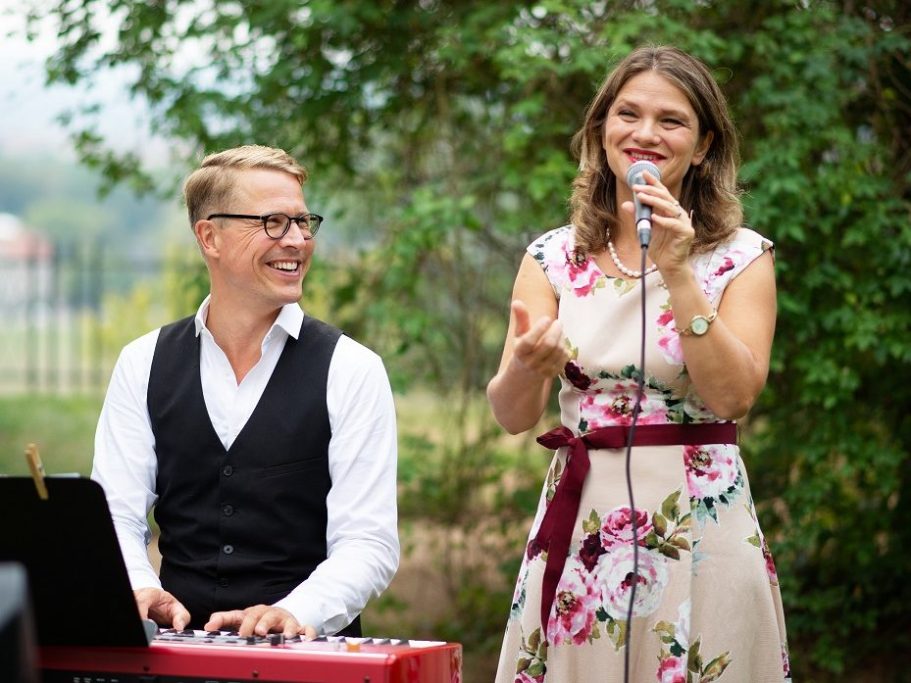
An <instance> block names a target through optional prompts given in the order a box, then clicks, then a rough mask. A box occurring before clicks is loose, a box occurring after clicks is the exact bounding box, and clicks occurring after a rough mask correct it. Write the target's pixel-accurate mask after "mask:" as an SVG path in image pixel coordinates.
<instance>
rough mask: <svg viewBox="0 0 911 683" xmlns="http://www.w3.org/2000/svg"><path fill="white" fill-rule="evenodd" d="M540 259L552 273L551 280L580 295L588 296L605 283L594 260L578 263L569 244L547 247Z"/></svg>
mask: <svg viewBox="0 0 911 683" xmlns="http://www.w3.org/2000/svg"><path fill="white" fill-rule="evenodd" d="M540 260H541V265H542V266H543V268H544V270H546V271H547V272H548V273H549V274H550V280H551V282H559V283H562V284H563V286H565V287H568V288H570V289H571V290H572V291H573V294H575V295H576V296H578V297H582V296H587V295H589V294H591V293H592V292H593V291H594V290H595V289H596V288H597V287H599V286H601V285H603V284H604V279H605V278H604V275H603V274H602V273H601V272H600V271H599V270H598V269H597V268H596V267H595V264H594V261H592V260H591V259H586V260H585V261H583V262H582V263H576V258H575V255H574V254H573V253H572V250H569V249H568V245H564V247H563V248H562V249H559V250H553V249H546V250H545V253H544V254H542V255H541V257H540Z"/></svg>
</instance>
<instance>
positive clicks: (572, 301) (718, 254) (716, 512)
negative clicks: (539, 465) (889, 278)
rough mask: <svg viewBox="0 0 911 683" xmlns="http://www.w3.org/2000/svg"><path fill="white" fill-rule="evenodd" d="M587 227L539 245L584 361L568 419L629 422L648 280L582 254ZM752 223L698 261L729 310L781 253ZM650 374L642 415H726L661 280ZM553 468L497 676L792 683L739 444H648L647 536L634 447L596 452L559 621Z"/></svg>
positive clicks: (703, 418)
mask: <svg viewBox="0 0 911 683" xmlns="http://www.w3.org/2000/svg"><path fill="white" fill-rule="evenodd" d="M573 246H574V245H573V230H572V227H571V226H565V227H562V228H558V229H556V230H552V231H551V232H548V233H547V234H545V235H543V236H542V237H541V238H539V239H538V240H536V241H535V242H534V243H533V244H532V245H531V246H529V248H528V251H529V253H530V254H531V255H532V256H533V257H534V258H535V259H536V260H537V262H538V263H539V264H540V265H541V267H542V268H543V270H544V272H545V273H546V275H547V277H548V279H549V281H550V283H551V285H552V286H553V289H554V292H555V293H556V296H557V297H558V300H559V319H560V320H561V322H562V324H563V330H564V333H565V335H566V338H567V340H568V342H569V344H570V346H571V349H572V352H573V357H572V360H571V361H570V362H569V363H568V364H567V365H566V370H565V372H564V374H563V375H561V377H560V380H561V390H560V409H561V420H562V423H563V425H565V426H566V427H568V428H570V429H571V430H572V431H573V433H574V434H577V435H578V434H581V433H584V432H589V431H592V430H594V429H598V428H600V427H605V426H610V425H628V424H629V423H630V421H631V413H632V409H633V404H634V402H635V393H636V384H637V377H638V372H639V368H638V367H637V365H638V363H639V357H640V356H639V344H640V339H639V330H640V315H641V314H640V310H641V298H640V297H641V292H640V291H639V281H638V280H633V281H628V280H623V279H620V278H615V277H610V276H607V275H605V274H604V273H603V272H602V271H601V270H600V269H599V268H598V266H597V265H596V263H595V261H594V259H592V258H589V259H587V260H586V261H584V262H583V263H578V264H577V263H575V261H574V260H573ZM771 246H772V245H771V243H770V242H768V241H767V240H765V239H763V238H762V237H761V236H760V235H759V234H757V233H755V232H753V231H752V230H749V229H746V228H741V229H739V230H738V231H737V233H736V234H735V236H734V237H733V238H732V239H731V240H730V241H728V242H726V243H725V244H723V245H721V246H719V247H717V248H716V249H715V250H714V251H712V252H710V253H706V254H701V255H698V256H695V257H693V266H694V270H695V272H696V274H697V278H698V279H699V282H700V284H701V285H702V288H703V290H704V291H705V293H706V295H707V296H708V298H709V300H710V301H711V302H712V304H713V305H714V306H716V307H717V306H718V305H719V303H720V301H721V297H722V295H723V293H724V289H725V287H726V286H727V285H728V283H730V282H731V280H733V278H735V277H737V275H738V274H739V273H740V272H741V271H743V269H744V268H746V267H747V266H748V265H749V264H750V263H752V262H753V260H755V259H756V258H758V257H759V256H760V255H762V254H763V253H764V252H765V251H766V250H768V249H770V248H771ZM645 286H646V288H647V289H646V305H647V313H646V315H647V325H646V360H645V367H646V382H645V391H644V395H643V396H642V403H641V412H640V415H639V424H666V423H675V424H688V423H711V422H720V420H719V419H718V418H717V417H715V416H714V415H713V414H712V413H711V411H709V410H708V408H706V406H705V405H704V404H703V402H702V401H701V400H700V398H699V396H698V395H696V394H695V393H694V392H693V389H692V385H691V382H690V380H689V378H688V376H687V372H686V367H685V365H684V363H683V355H682V351H681V347H680V340H679V338H678V335H677V333H676V331H675V327H674V319H673V313H672V311H671V307H670V303H669V300H668V293H667V289H666V287H665V286H664V283H663V282H662V281H661V274H660V273H659V272H653V273H651V274H649V275H647V276H646V278H645ZM566 451H567V449H566V448H561V449H559V450H558V451H557V452H556V453H555V454H554V458H553V461H552V463H551V466H550V470H549V472H548V474H547V479H546V481H545V484H544V489H543V491H542V495H541V500H540V503H539V505H538V511H537V514H536V515H535V520H534V523H533V526H532V530H531V534H530V536H529V544H528V548H527V552H526V553H525V556H524V559H523V562H522V566H521V569H520V571H519V577H518V581H517V584H516V589H515V594H514V596H513V602H512V609H511V613H510V618H509V622H508V625H507V630H506V636H505V639H504V643H503V649H502V651H501V654H500V662H499V669H498V673H497V679H496V680H497V683H513V682H517V683H526V682H530V681H536V682H539V683H540V682H542V681H548V682H551V683H576V682H584V681H592V682H593V683H594V682H597V683H609V682H611V681H622V680H623V672H624V656H625V649H626V643H627V640H629V642H630V643H631V648H632V649H631V651H630V681H636V682H639V681H659V682H660V683H700V682H707V681H716V680H719V681H722V682H724V681H729V682H731V683H765V682H771V681H776V682H781V681H789V680H790V670H789V669H790V668H789V664H788V654H787V644H786V639H785V625H784V616H783V612H782V607H781V596H780V592H779V588H778V577H777V575H776V573H775V565H774V563H773V561H772V556H771V553H770V552H769V549H768V546H767V544H766V542H765V539H764V538H763V535H762V531H761V530H760V528H759V524H758V522H757V520H756V513H755V509H754V506H753V500H752V498H751V495H750V485H749V482H748V480H747V474H746V470H745V468H744V465H743V461H742V460H741V458H740V453H739V450H738V448H737V446H736V445H734V444H716V445H703V446H637V447H635V448H634V449H633V453H632V481H633V492H634V496H635V501H636V513H635V514H636V526H637V533H636V538H633V535H632V520H631V516H632V512H631V510H630V507H629V498H628V494H627V488H626V469H625V466H626V462H625V449H599V450H590V451H589V457H590V460H591V469H590V471H589V473H588V477H587V479H586V480H585V484H584V486H583V488H582V499H581V504H580V506H579V512H578V515H577V518H576V520H575V524H574V527H573V536H572V542H571V544H570V550H569V556H568V557H567V559H566V564H565V565H564V568H563V572H562V575H561V577H560V580H559V583H558V585H557V590H556V595H555V599H554V603H553V607H552V608H551V611H550V618H549V619H548V622H547V626H546V631H545V632H543V633H542V628H541V613H540V612H541V609H540V607H541V583H542V575H543V572H544V566H545V561H546V556H547V553H546V550H544V551H542V550H541V549H540V548H539V547H538V545H537V544H535V543H532V540H533V539H534V538H535V535H536V533H537V529H538V527H539V525H540V523H541V519H542V517H543V514H544V511H545V510H546V508H547V505H548V504H549V501H550V500H551V499H552V498H553V495H554V492H555V490H556V485H557V483H558V482H559V480H560V476H561V473H562V471H563V469H564V467H565V465H566ZM634 544H637V545H638V556H639V580H638V584H637V588H636V595H635V604H634V609H633V619H632V625H631V629H630V630H631V633H629V634H628V633H627V624H626V613H627V609H628V605H629V596H630V586H631V582H630V577H631V572H632V568H633V546H634Z"/></svg>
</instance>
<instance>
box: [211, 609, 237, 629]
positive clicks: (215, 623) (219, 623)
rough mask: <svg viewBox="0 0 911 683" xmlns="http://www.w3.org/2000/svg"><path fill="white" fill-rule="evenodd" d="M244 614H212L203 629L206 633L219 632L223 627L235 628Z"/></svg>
mask: <svg viewBox="0 0 911 683" xmlns="http://www.w3.org/2000/svg"><path fill="white" fill-rule="evenodd" d="M243 618H244V613H243V612H241V611H240V610H232V611H230V612H213V613H212V615H211V616H210V617H209V621H207V622H206V625H205V626H203V628H204V629H205V630H206V631H221V630H222V629H223V628H224V627H225V626H236V625H237V624H239V623H240V622H241V621H243Z"/></svg>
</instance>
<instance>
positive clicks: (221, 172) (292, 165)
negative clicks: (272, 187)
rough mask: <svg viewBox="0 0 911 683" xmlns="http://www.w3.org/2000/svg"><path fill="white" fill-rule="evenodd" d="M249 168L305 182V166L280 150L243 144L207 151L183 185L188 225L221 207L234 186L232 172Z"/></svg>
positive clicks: (192, 224) (233, 174)
mask: <svg viewBox="0 0 911 683" xmlns="http://www.w3.org/2000/svg"><path fill="white" fill-rule="evenodd" d="M251 168H264V169H271V170H275V171H284V172H285V173H290V174H291V175H292V176H294V177H295V178H296V179H297V181H298V182H299V183H300V184H301V186H302V187H303V185H304V183H305V182H306V181H307V169H305V168H304V167H303V166H301V165H300V164H299V163H297V161H295V160H294V158H293V157H292V156H291V155H290V154H288V153H287V152H286V151H285V150H283V149H277V148H275V147H264V146H262V145H243V146H241V147H233V148H231V149H226V150H224V151H223V152H217V153H215V154H210V155H209V156H207V157H206V158H205V159H203V160H202V163H201V164H200V165H199V168H198V169H196V170H195V171H193V173H191V174H190V176H189V177H188V178H187V181H186V182H185V183H184V186H183V196H184V200H185V201H186V204H187V214H188V215H189V217H190V228H192V227H193V226H194V225H196V221H198V220H201V219H203V218H205V217H206V216H207V215H208V214H209V213H211V212H212V211H217V210H218V209H221V210H224V209H223V208H222V207H221V205H222V204H223V203H225V202H226V201H227V199H228V196H229V195H230V194H231V192H232V191H233V189H234V183H235V180H236V174H235V173H234V171H237V170H245V169H251Z"/></svg>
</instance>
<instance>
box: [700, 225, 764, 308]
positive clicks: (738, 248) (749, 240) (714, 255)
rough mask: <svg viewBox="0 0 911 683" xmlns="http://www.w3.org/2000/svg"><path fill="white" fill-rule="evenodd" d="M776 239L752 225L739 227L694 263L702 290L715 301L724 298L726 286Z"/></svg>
mask: <svg viewBox="0 0 911 683" xmlns="http://www.w3.org/2000/svg"><path fill="white" fill-rule="evenodd" d="M774 248H775V247H774V245H773V244H772V242H771V241H770V240H768V239H766V238H765V237H763V236H762V235H760V234H759V233H758V232H755V231H754V230H751V229H749V228H738V230H737V232H736V233H735V234H734V236H733V238H732V239H730V240H729V241H727V242H725V243H724V244H720V245H718V246H717V247H716V248H715V249H714V250H713V251H711V252H709V253H707V254H702V255H701V256H700V257H699V259H698V261H697V262H696V263H695V264H694V265H695V268H696V273H697V276H698V277H699V279H700V282H701V283H702V289H703V291H704V292H705V293H706V296H708V297H709V300H710V301H712V303H716V304H717V302H718V301H719V300H720V299H721V295H722V293H723V292H724V289H725V287H727V286H728V284H730V282H731V281H732V280H733V279H734V278H735V277H737V276H738V275H739V274H740V273H742V272H743V271H744V270H745V269H746V267H747V266H749V265H750V264H751V263H752V262H753V261H755V260H756V259H758V258H759V257H760V256H762V255H763V254H764V253H765V252H767V251H770V250H771V251H773V253H774Z"/></svg>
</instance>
